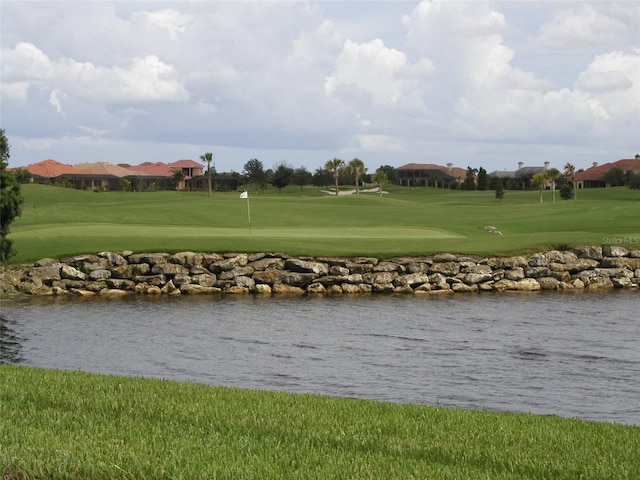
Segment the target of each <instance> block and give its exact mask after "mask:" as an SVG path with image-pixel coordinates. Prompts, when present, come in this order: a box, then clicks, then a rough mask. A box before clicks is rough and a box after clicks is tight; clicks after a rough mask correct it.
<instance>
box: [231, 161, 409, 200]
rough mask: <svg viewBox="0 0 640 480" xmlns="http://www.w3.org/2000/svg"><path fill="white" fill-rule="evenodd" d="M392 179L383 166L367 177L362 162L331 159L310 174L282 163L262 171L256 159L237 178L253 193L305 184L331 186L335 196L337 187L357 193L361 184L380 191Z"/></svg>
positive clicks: (392, 170) (392, 172)
mask: <svg viewBox="0 0 640 480" xmlns="http://www.w3.org/2000/svg"><path fill="white" fill-rule="evenodd" d="M396 179H397V175H396V172H395V168H393V167H391V166H389V165H384V166H381V167H379V168H378V169H377V170H376V171H375V172H374V173H372V174H369V173H368V172H367V167H366V166H365V164H364V162H363V161H362V160H360V159H359V158H354V159H353V160H350V161H349V162H345V161H344V160H341V159H339V158H333V159H331V160H328V161H327V162H326V163H325V164H324V166H323V167H319V168H317V169H316V170H315V171H314V172H313V173H311V172H310V171H309V170H307V169H306V168H305V167H298V168H294V167H292V166H290V165H289V164H287V163H286V162H280V163H278V164H277V165H276V166H275V167H274V168H273V169H266V170H265V168H264V164H263V163H262V162H261V161H260V160H258V159H257V158H252V159H251V160H249V161H248V162H247V163H245V164H244V167H243V171H242V175H240V178H239V180H240V183H241V184H243V185H252V186H253V187H254V189H255V191H256V192H257V191H258V190H260V189H264V188H265V187H266V186H267V185H272V186H273V187H275V188H277V189H278V191H282V189H283V188H285V187H286V186H288V185H297V186H299V187H300V191H303V189H304V187H305V185H313V186H316V187H324V188H326V189H330V188H332V187H333V193H334V194H335V195H339V193H340V185H354V187H355V190H356V194H358V193H360V187H361V186H362V185H363V184H373V185H377V186H378V188H379V190H380V192H381V191H382V186H383V185H385V184H387V183H390V182H394V181H395V180H396Z"/></svg>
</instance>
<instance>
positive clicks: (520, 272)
mask: <svg viewBox="0 0 640 480" xmlns="http://www.w3.org/2000/svg"><path fill="white" fill-rule="evenodd" d="M504 278H505V279H506V280H515V281H517V280H522V279H523V278H524V269H523V268H522V267H515V268H512V269H510V270H505V272H504Z"/></svg>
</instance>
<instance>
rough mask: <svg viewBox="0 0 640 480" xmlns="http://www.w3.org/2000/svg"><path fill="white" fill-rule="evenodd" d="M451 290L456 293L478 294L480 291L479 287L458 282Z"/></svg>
mask: <svg viewBox="0 0 640 480" xmlns="http://www.w3.org/2000/svg"><path fill="white" fill-rule="evenodd" d="M451 290H453V291H454V292H456V293H470V292H477V291H478V286H477V285H467V284H465V283H462V282H456V283H453V284H452V285H451Z"/></svg>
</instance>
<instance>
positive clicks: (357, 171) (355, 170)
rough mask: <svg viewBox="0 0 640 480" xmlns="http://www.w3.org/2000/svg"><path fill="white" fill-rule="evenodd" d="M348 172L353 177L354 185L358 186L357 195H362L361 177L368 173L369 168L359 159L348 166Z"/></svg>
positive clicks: (355, 159)
mask: <svg viewBox="0 0 640 480" xmlns="http://www.w3.org/2000/svg"><path fill="white" fill-rule="evenodd" d="M347 170H348V172H349V174H350V175H352V176H353V180H354V183H355V185H356V195H357V194H359V193H360V176H361V175H364V174H365V173H367V167H365V166H364V163H363V162H362V160H360V159H359V158H354V159H353V160H351V161H350V162H349V164H348V165H347Z"/></svg>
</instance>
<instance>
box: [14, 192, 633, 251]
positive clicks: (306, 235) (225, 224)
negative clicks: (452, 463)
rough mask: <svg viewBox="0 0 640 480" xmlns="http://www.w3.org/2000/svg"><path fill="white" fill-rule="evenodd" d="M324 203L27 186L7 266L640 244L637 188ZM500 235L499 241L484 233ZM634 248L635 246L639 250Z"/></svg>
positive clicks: (309, 195)
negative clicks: (148, 256) (196, 255)
mask: <svg viewBox="0 0 640 480" xmlns="http://www.w3.org/2000/svg"><path fill="white" fill-rule="evenodd" d="M388 190H389V194H388V195H385V196H383V197H382V198H381V197H379V196H378V195H376V194H361V195H357V196H356V195H352V196H338V197H335V196H326V195H324V194H322V193H321V192H320V190H319V189H314V188H312V187H305V189H304V191H303V193H301V192H300V190H299V189H298V188H297V187H291V188H290V189H287V190H285V191H284V192H283V193H282V194H278V193H275V192H271V191H268V192H259V193H258V194H255V193H254V192H250V213H251V228H249V222H248V211H247V203H246V201H245V200H241V199H240V198H238V194H237V193H236V192H233V193H215V194H214V195H213V196H212V197H211V198H208V197H207V195H206V193H202V192H193V193H191V192H150V193H133V192H109V193H93V192H88V191H80V190H73V189H62V188H58V187H52V186H44V185H26V186H24V188H23V196H24V198H25V203H24V207H23V214H22V216H21V217H20V218H18V219H17V221H16V222H15V223H14V224H13V225H12V228H11V232H12V233H11V235H10V238H12V239H13V240H14V247H15V249H16V250H17V252H18V255H17V256H15V257H13V258H12V259H11V262H12V263H26V262H30V261H34V260H37V259H39V258H42V257H61V256H64V255H73V254H78V253H91V252H99V251H103V250H114V251H121V250H133V251H136V252H143V251H168V252H176V251H180V250H194V251H209V252H211V251H217V252H226V251H247V252H256V251H280V252H287V253H289V254H292V255H375V256H379V257H388V256H394V255H420V254H429V253H434V252H442V251H450V252H458V253H476V254H486V255H502V254H513V253H523V252H528V251H533V250H540V249H545V248H552V247H556V246H564V245H584V244H602V243H606V241H607V239H611V238H618V239H622V241H623V243H624V242H626V243H627V245H626V246H627V247H630V248H637V246H638V245H640V214H639V209H638V204H639V203H638V202H639V201H640V192H639V191H634V190H630V189H627V188H624V187H621V188H609V189H591V190H584V191H581V192H580V198H579V200H578V201H560V200H558V201H556V202H551V198H550V195H551V194H550V193H549V192H547V193H546V197H545V202H544V203H542V204H540V203H539V197H538V192H537V191H536V192H530V191H528V192H511V191H509V192H507V194H506V196H505V199H504V200H502V201H500V202H498V201H496V200H495V198H494V194H493V192H490V191H485V192H465V191H448V190H442V189H434V188H407V187H394V186H390V187H389V188H388ZM487 225H493V226H496V227H497V228H499V229H500V230H501V231H502V232H503V235H502V236H498V235H493V234H490V233H487V232H486V231H485V230H484V227H485V226H487ZM634 242H635V243H634Z"/></svg>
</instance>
